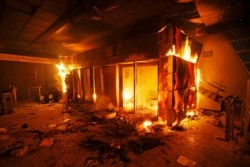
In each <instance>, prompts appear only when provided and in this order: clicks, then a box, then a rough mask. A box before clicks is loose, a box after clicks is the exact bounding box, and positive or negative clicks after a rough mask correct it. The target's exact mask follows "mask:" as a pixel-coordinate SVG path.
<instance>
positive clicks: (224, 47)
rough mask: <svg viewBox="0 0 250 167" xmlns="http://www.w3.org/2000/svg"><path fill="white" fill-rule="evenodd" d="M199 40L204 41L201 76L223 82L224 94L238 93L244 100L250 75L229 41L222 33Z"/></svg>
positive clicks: (200, 59) (199, 63)
mask: <svg viewBox="0 0 250 167" xmlns="http://www.w3.org/2000/svg"><path fill="white" fill-rule="evenodd" d="M197 40H198V41H200V42H201V43H203V49H202V53H201V56H200V58H199V60H198V68H199V69H200V72H201V78H202V77H207V78H210V79H211V80H213V81H217V82H219V83H220V82H222V85H223V86H225V92H220V93H221V95H222V96H224V97H226V96H228V95H238V96H239V97H240V99H241V100H244V99H245V97H246V92H247V90H246V89H247V79H248V78H249V76H248V73H247V72H246V70H245V69H244V67H243V66H242V64H241V62H240V61H239V59H238V57H237V55H236V54H235V52H234V50H233V49H232V47H231V45H230V43H229V41H228V40H227V39H226V38H225V37H224V36H223V35H222V34H213V35H206V36H202V37H199V38H198V39H197Z"/></svg>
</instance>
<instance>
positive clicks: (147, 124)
mask: <svg viewBox="0 0 250 167" xmlns="http://www.w3.org/2000/svg"><path fill="white" fill-rule="evenodd" d="M149 126H152V122H151V121H149V120H146V121H144V122H143V127H144V128H145V129H147V128H148V127H149Z"/></svg>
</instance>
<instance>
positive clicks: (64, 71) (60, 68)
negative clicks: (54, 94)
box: [56, 63, 70, 93]
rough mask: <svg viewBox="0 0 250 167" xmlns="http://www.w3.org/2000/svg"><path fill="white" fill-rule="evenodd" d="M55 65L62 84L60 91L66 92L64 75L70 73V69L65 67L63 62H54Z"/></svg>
mask: <svg viewBox="0 0 250 167" xmlns="http://www.w3.org/2000/svg"><path fill="white" fill-rule="evenodd" d="M56 67H57V69H58V74H59V76H60V77H61V84H62V92H63V93H66V92H67V86H66V83H65V78H66V75H67V74H69V73H70V69H69V68H67V67H66V66H65V65H64V64H63V63H60V64H56Z"/></svg>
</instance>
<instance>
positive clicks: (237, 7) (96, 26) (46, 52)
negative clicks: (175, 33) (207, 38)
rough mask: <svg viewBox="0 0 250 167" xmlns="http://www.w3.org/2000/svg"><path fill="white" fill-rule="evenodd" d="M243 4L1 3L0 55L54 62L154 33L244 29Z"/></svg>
mask: <svg viewBox="0 0 250 167" xmlns="http://www.w3.org/2000/svg"><path fill="white" fill-rule="evenodd" d="M248 6H249V2H248V1H247V0H220V1H216V0H198V1H194V0H70V1H68V0H34V1H29V0H2V1H1V2H0V52H1V53H8V54H18V55H29V56H39V57H49V58H58V56H60V55H71V54H77V53H79V52H85V51H87V50H91V49H95V48H97V47H102V46H105V45H110V44H114V43H117V42H119V41H120V40H123V39H124V38H127V37H131V36H135V35H140V34H146V33H155V32H157V31H158V30H159V29H161V28H162V26H164V24H166V23H168V22H171V23H174V24H175V25H177V26H178V27H180V28H181V29H183V30H184V31H185V32H187V33H188V34H189V35H191V36H199V35H205V34H207V33H215V32H223V31H225V30H228V29H229V28H230V29H232V28H238V27H239V26H240V27H242V26H247V25H249V18H248V16H247V11H248V8H249V7H248Z"/></svg>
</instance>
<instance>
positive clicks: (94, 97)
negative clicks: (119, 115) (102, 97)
mask: <svg viewBox="0 0 250 167" xmlns="http://www.w3.org/2000/svg"><path fill="white" fill-rule="evenodd" d="M93 99H94V102H96V94H95V93H94V94H93Z"/></svg>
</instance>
